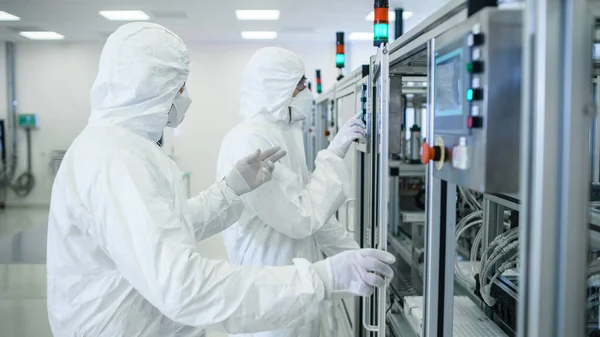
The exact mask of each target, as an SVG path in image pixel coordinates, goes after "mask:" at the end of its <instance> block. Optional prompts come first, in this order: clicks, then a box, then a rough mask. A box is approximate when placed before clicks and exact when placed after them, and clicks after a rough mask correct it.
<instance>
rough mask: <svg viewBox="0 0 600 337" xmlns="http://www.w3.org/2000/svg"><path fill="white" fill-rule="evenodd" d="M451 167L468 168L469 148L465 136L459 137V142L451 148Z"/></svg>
mask: <svg viewBox="0 0 600 337" xmlns="http://www.w3.org/2000/svg"><path fill="white" fill-rule="evenodd" d="M452 167H454V168H455V169H458V170H467V169H468V168H469V148H468V147H467V140H466V138H465V137H460V140H459V144H458V145H457V146H455V147H453V148H452Z"/></svg>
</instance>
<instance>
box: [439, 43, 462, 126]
mask: <svg viewBox="0 0 600 337" xmlns="http://www.w3.org/2000/svg"><path fill="white" fill-rule="evenodd" d="M435 65H436V67H435V116H436V117H445V116H458V115H462V105H461V104H462V97H463V93H462V88H463V86H462V74H461V66H462V48H460V49H456V50H454V51H451V52H449V53H447V54H444V55H441V56H439V57H437V58H436V60H435Z"/></svg>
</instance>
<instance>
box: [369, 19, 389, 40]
mask: <svg viewBox="0 0 600 337" xmlns="http://www.w3.org/2000/svg"><path fill="white" fill-rule="evenodd" d="M373 35H374V38H375V41H376V42H387V41H388V35H389V26H388V24H387V23H376V24H375V25H374V26H373Z"/></svg>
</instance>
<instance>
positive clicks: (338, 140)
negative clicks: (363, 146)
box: [327, 114, 367, 158]
mask: <svg viewBox="0 0 600 337" xmlns="http://www.w3.org/2000/svg"><path fill="white" fill-rule="evenodd" d="M360 116H361V114H357V115H356V116H354V117H352V118H351V119H350V120H349V121H348V122H347V123H346V124H345V125H344V126H342V127H341V128H340V130H339V131H338V133H337V134H336V135H335V137H334V138H333V140H332V141H331V143H330V144H329V147H328V148H327V149H328V150H329V151H331V152H333V153H335V154H336V155H337V156H338V157H340V158H344V157H346V153H348V150H349V149H350V145H352V142H354V141H363V140H364V139H365V137H366V136H367V132H366V130H365V129H366V125H365V123H364V122H363V121H362V120H361V119H360Z"/></svg>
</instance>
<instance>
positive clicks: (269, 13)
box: [235, 10, 279, 20]
mask: <svg viewBox="0 0 600 337" xmlns="http://www.w3.org/2000/svg"><path fill="white" fill-rule="evenodd" d="M235 16H236V17H237V19H238V20H279V11H278V10H237V11H235Z"/></svg>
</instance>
